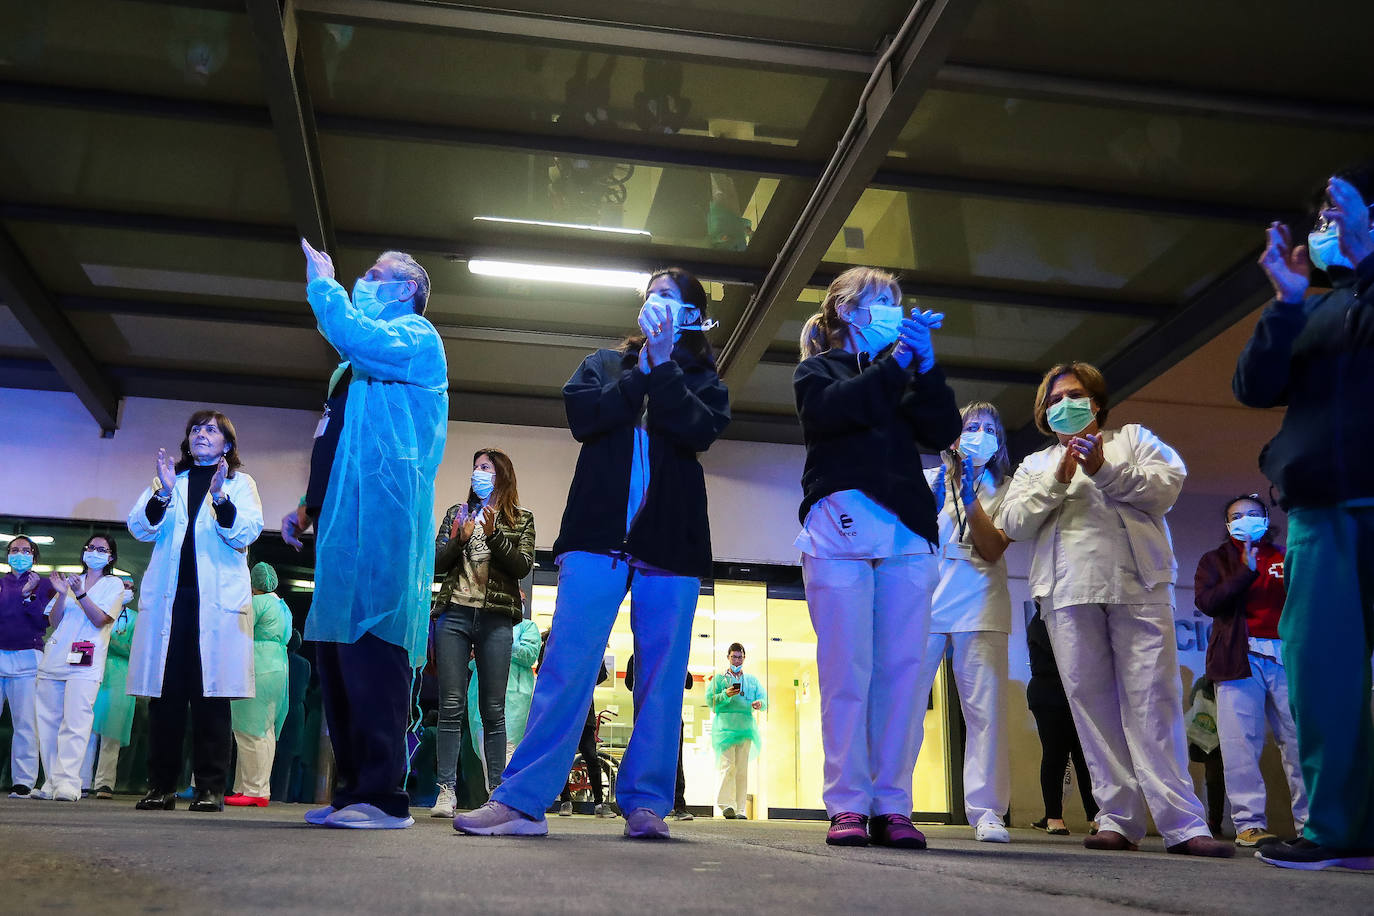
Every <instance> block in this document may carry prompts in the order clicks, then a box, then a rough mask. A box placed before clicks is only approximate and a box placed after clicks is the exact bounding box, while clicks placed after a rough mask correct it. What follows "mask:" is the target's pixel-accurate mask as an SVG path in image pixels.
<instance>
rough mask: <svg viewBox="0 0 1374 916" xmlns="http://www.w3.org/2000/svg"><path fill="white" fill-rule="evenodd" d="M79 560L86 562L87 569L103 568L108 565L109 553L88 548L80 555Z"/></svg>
mask: <svg viewBox="0 0 1374 916" xmlns="http://www.w3.org/2000/svg"><path fill="white" fill-rule="evenodd" d="M81 562H83V563H85V564H86V568H87V569H104V568H105V567H106V566H109V565H110V555H109V554H108V553H100V552H99V551H96V550H88V551H86V552H85V553H83V554H82V555H81Z"/></svg>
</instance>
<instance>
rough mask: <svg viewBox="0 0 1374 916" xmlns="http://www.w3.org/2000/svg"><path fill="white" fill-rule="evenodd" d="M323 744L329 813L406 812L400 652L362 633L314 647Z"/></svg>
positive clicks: (405, 707) (405, 714)
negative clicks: (365, 808) (364, 808)
mask: <svg viewBox="0 0 1374 916" xmlns="http://www.w3.org/2000/svg"><path fill="white" fill-rule="evenodd" d="M315 659H316V661H317V662H318V665H319V672H320V695H321V699H322V700H323V701H324V715H325V721H326V722H327V723H328V725H329V742H330V744H331V745H332V746H333V748H334V799H333V802H332V804H333V805H334V807H335V808H346V807H348V806H349V805H355V804H368V805H372V806H374V807H376V808H379V809H380V810H382V811H384V812H385V813H387V814H389V815H391V816H392V817H407V816H409V814H410V796H409V795H407V794H406V791H405V775H406V724H407V722H408V720H409V712H410V685H411V674H412V671H411V668H410V656H409V654H408V653H407V652H406V650H405V649H403V648H401V647H400V646H397V645H393V644H392V643H389V642H387V641H386V640H383V639H379V638H377V637H376V636H374V635H372V634H371V633H365V634H363V636H362V638H361V639H359V640H358V641H357V642H351V643H340V642H320V643H316V644H315Z"/></svg>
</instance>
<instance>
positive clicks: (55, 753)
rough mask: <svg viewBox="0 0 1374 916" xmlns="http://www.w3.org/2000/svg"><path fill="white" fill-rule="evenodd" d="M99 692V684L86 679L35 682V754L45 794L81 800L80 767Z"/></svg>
mask: <svg viewBox="0 0 1374 916" xmlns="http://www.w3.org/2000/svg"><path fill="white" fill-rule="evenodd" d="M99 692H100V682H99V681H94V680H87V679H85V678H72V679H71V680H59V679H57V678H48V677H40V678H39V679H38V686H37V690H36V706H37V709H38V753H39V756H40V758H41V759H42V762H43V776H44V779H43V791H44V792H47V793H48V794H50V795H57V794H59V793H61V794H63V795H68V796H74V797H77V798H80V797H81V765H82V763H84V762H85V760H86V745H87V744H88V743H89V742H90V740H91V726H92V725H93V724H94V723H95V697H96V694H98V693H99Z"/></svg>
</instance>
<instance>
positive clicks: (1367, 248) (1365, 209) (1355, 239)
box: [1321, 178, 1374, 267]
mask: <svg viewBox="0 0 1374 916" xmlns="http://www.w3.org/2000/svg"><path fill="white" fill-rule="evenodd" d="M1326 196H1327V197H1329V198H1330V199H1331V206H1329V207H1327V208H1326V209H1324V210H1322V212H1321V215H1322V217H1323V218H1325V219H1327V220H1330V221H1331V222H1333V223H1335V224H1336V225H1337V226H1339V227H1340V232H1339V235H1340V238H1341V254H1343V255H1345V257H1346V259H1347V260H1349V261H1350V265H1351V266H1352V267H1356V266H1359V264H1360V262H1361V261H1363V260H1364V259H1365V258H1367V257H1369V256H1370V255H1371V254H1374V236H1372V235H1370V230H1369V203H1368V202H1367V201H1366V200H1365V199H1364V198H1363V197H1361V196H1360V192H1359V191H1357V190H1355V186H1354V185H1353V184H1351V183H1350V182H1348V181H1346V180H1345V179H1344V178H1332V179H1331V180H1330V181H1329V182H1327V185H1326Z"/></svg>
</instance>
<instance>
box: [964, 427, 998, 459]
mask: <svg viewBox="0 0 1374 916" xmlns="http://www.w3.org/2000/svg"><path fill="white" fill-rule="evenodd" d="M999 447H1000V444H999V443H998V441H997V434H996V433H990V432H988V431H987V430H986V429H977V430H966V431H965V432H964V434H963V435H961V436H960V437H959V452H960V453H961V454H963V455H967V456H968V457H969V458H972V459H973V464H974V466H975V467H980V468H981V467H984V466H985V465H986V464H987V463H988V462H989V461H991V460H992V456H993V455H996V454H997V449H998V448H999Z"/></svg>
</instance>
